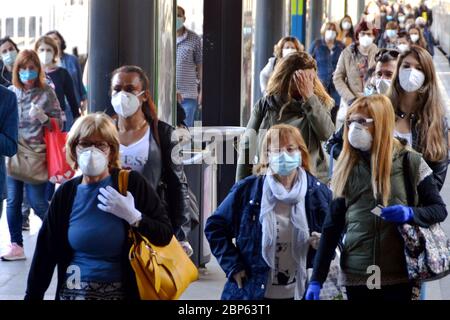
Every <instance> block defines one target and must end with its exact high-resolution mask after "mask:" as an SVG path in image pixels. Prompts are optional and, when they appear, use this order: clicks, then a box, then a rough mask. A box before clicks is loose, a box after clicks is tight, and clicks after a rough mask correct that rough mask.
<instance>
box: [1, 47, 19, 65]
mask: <svg viewBox="0 0 450 320" xmlns="http://www.w3.org/2000/svg"><path fill="white" fill-rule="evenodd" d="M16 58H17V51H16V50H13V51H8V52H7V53H5V54H2V60H3V63H4V64H5V65H7V66H12V65H13V64H14V62H15V61H16Z"/></svg>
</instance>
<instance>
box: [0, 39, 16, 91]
mask: <svg viewBox="0 0 450 320" xmlns="http://www.w3.org/2000/svg"><path fill="white" fill-rule="evenodd" d="M18 54H19V48H18V47H17V44H16V43H15V42H14V41H12V39H11V38H10V37H4V38H2V39H0V60H1V62H2V63H3V65H1V69H0V85H2V86H4V87H6V88H8V87H9V86H10V85H11V84H12V72H13V67H14V62H15V61H16V58H17V55H18Z"/></svg>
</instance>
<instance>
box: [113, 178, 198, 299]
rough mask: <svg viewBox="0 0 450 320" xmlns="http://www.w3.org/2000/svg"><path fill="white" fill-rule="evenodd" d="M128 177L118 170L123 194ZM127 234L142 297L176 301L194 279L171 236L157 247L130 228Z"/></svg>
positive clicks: (190, 265)
mask: <svg viewBox="0 0 450 320" xmlns="http://www.w3.org/2000/svg"><path fill="white" fill-rule="evenodd" d="M128 177H129V171H128V170H121V171H120V173H119V192H120V193H121V194H123V195H125V194H126V193H127V188H128ZM128 235H129V239H130V241H131V242H132V245H131V248H130V252H129V260H130V264H131V267H132V268H133V270H134V273H135V276H136V283H137V286H138V289H139V295H140V297H141V299H142V300H176V299H178V298H179V297H180V296H181V294H182V293H183V292H184V291H185V290H186V288H187V287H188V286H189V284H190V283H191V282H194V281H196V280H197V279H198V270H197V268H196V267H195V265H194V264H193V263H192V261H191V259H189V257H188V256H187V255H186V253H185V252H184V250H183V248H182V247H181V245H180V243H179V242H178V240H177V239H176V238H175V236H172V240H171V241H170V243H169V244H168V245H167V246H164V247H159V246H156V245H154V244H152V243H151V242H150V241H149V240H148V239H147V238H146V237H144V236H143V235H142V234H140V233H139V232H137V231H136V230H133V229H132V228H130V230H129V234H128Z"/></svg>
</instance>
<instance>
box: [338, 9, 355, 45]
mask: <svg viewBox="0 0 450 320" xmlns="http://www.w3.org/2000/svg"><path fill="white" fill-rule="evenodd" d="M339 27H340V31H339V34H338V36H337V40H338V41H341V42H342V43H343V44H344V45H345V46H346V47H348V46H349V45H351V44H352V43H353V41H355V30H354V28H353V22H352V17H350V16H349V15H345V16H344V17H343V18H342V19H341V21H340V23H339Z"/></svg>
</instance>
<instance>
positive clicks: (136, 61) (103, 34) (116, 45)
mask: <svg viewBox="0 0 450 320" xmlns="http://www.w3.org/2000/svg"><path fill="white" fill-rule="evenodd" d="M155 3H156V2H155V1H147V0H91V1H90V2H89V70H88V72H89V85H88V87H89V92H88V101H89V112H96V111H106V113H108V114H110V115H112V114H114V111H113V109H112V106H111V103H110V82H111V73H112V72H113V71H114V69H116V68H117V67H119V66H121V65H125V64H133V65H138V66H140V67H141V68H143V69H144V71H145V72H146V73H147V75H148V76H149V77H150V79H151V81H150V82H151V85H153V83H154V81H152V80H153V79H154V78H155V74H156V72H155V51H154V48H155V39H154V34H155V24H154V21H155V19H154V17H155ZM137 22H138V23H137ZM150 89H151V91H152V93H154V87H153V86H151V88H150Z"/></svg>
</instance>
